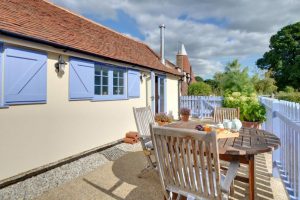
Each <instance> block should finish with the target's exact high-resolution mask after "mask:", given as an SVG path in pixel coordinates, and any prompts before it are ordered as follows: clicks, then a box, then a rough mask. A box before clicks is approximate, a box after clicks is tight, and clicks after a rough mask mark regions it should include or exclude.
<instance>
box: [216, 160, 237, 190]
mask: <svg viewBox="0 0 300 200" xmlns="http://www.w3.org/2000/svg"><path fill="white" fill-rule="evenodd" d="M239 167H240V162H239V161H233V162H230V164H229V167H228V171H227V173H226V176H225V179H224V181H222V183H221V191H222V192H224V193H227V194H228V193H229V190H230V186H231V184H232V182H233V180H234V178H235V176H236V174H237V171H238V169H239Z"/></svg>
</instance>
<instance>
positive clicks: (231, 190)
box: [230, 181, 234, 196]
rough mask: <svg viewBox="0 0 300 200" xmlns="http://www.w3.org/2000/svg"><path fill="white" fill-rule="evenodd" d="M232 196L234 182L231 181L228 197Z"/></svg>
mask: <svg viewBox="0 0 300 200" xmlns="http://www.w3.org/2000/svg"><path fill="white" fill-rule="evenodd" d="M233 195H234V181H232V183H231V186H230V196H233Z"/></svg>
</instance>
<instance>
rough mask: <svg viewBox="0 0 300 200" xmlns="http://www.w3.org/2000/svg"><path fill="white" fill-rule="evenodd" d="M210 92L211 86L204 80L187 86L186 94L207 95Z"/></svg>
mask: <svg viewBox="0 0 300 200" xmlns="http://www.w3.org/2000/svg"><path fill="white" fill-rule="evenodd" d="M211 94H212V88H211V86H210V85H208V84H206V83H204V82H197V83H192V84H191V85H189V88H188V95H193V96H208V95H211Z"/></svg>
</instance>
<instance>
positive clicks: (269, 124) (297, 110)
mask: <svg viewBox="0 0 300 200" xmlns="http://www.w3.org/2000/svg"><path fill="white" fill-rule="evenodd" d="M260 102H261V103H262V104H263V105H264V106H265V107H266V110H267V121H266V122H265V123H264V124H263V126H262V128H263V129H265V130H267V131H269V132H272V133H274V134H276V135H277V136H278V137H279V138H280V141H281V146H280V148H279V150H276V151H274V153H273V166H274V167H275V168H273V169H275V170H273V175H274V176H276V175H277V176H280V177H281V178H282V180H283V183H284V184H285V187H286V190H287V191H288V193H289V196H290V199H298V200H300V177H299V176H300V163H299V162H300V104H299V103H293V102H288V101H280V100H277V99H271V98H267V97H260ZM276 169H278V170H276ZM276 171H278V173H276Z"/></svg>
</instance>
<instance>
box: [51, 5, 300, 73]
mask: <svg viewBox="0 0 300 200" xmlns="http://www.w3.org/2000/svg"><path fill="white" fill-rule="evenodd" d="M51 1H52V2H54V3H55V4H57V5H60V6H62V7H65V8H67V9H69V10H72V11H74V12H76V13H78V14H80V15H83V16H85V17H87V18H90V19H92V20H94V21H96V22H98V23H101V24H103V25H105V26H107V27H110V28H112V29H114V30H116V31H118V32H121V33H123V34H126V35H128V36H130V37H133V38H136V39H138V40H141V41H143V42H145V43H147V44H148V45H149V46H150V47H152V48H153V49H154V50H156V51H157V52H159V29H158V26H159V24H161V23H164V24H165V25H166V32H165V37H166V38H165V42H166V43H165V45H166V57H167V59H169V60H171V61H173V62H174V61H175V55H176V53H177V48H178V43H184V44H185V47H186V50H187V53H188V55H189V58H190V61H191V63H192V66H193V70H194V72H195V73H196V74H197V75H200V76H202V77H203V78H205V79H206V78H211V77H212V76H213V74H214V73H215V72H216V71H222V70H223V69H224V65H225V64H226V63H228V62H229V61H231V60H232V59H234V58H238V59H239V60H240V62H241V63H242V65H243V66H249V67H250V70H251V71H255V69H256V67H255V62H256V60H257V58H259V57H261V56H262V54H263V53H264V52H265V51H266V50H268V45H269V38H270V36H271V35H272V34H274V33H276V32H277V31H278V30H279V29H280V28H281V27H283V26H285V25H288V24H291V23H295V22H297V21H300V1H299V0H264V1H263V0H238V1H237V0H181V1H179V0H163V1H162V0H151V1H150V0H149V1H146V0H144V1H143V0H123V1H121V0H84V1H82V0H51Z"/></svg>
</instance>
